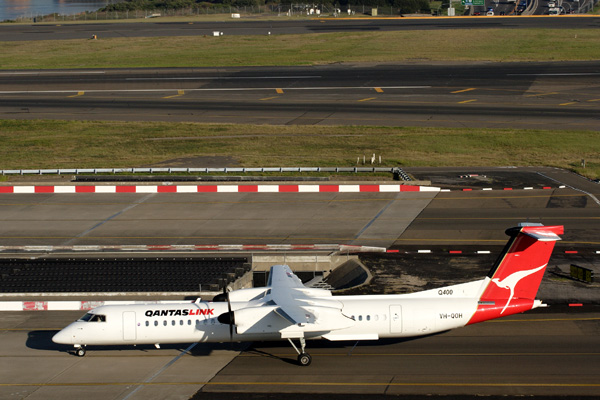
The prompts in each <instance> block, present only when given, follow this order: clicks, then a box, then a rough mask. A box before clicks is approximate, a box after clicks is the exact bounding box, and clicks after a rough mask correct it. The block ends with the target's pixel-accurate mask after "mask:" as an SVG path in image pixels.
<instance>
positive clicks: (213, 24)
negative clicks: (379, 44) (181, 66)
mask: <svg viewBox="0 0 600 400" xmlns="http://www.w3.org/2000/svg"><path fill="white" fill-rule="evenodd" d="M598 27H600V17H597V16H589V15H581V16H568V17H561V18H540V17H527V16H518V17H482V18H477V17H452V18H440V17H436V18H394V19H386V18H360V19H344V18H339V19H332V18H328V19H327V18H323V19H307V20H294V21H285V20H283V21H282V20H279V21H278V20H244V19H242V20H239V21H231V20H224V21H194V22H187V21H185V22H158V21H156V20H155V21H144V23H127V22H125V23H96V22H93V21H90V22H88V23H79V24H77V23H68V24H64V23H62V21H57V23H53V24H48V23H43V24H32V25H9V24H2V25H0V41H23V40H69V39H89V38H90V37H92V35H97V36H98V37H99V38H112V37H164V36H205V35H207V36H212V35H213V32H215V31H216V32H223V34H225V35H267V34H269V32H270V34H272V35H280V34H288V35H289V34H306V33H332V32H365V31H366V32H377V31H395V30H432V29H434V30H437V29H461V28H463V29H464V28H467V29H470V28H478V29H481V28H502V29H527V28H552V29H584V28H598Z"/></svg>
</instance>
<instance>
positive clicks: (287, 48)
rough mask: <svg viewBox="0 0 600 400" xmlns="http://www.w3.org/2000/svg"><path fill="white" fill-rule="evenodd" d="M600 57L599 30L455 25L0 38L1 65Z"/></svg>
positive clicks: (131, 65) (135, 65) (44, 66)
mask: <svg viewBox="0 0 600 400" xmlns="http://www.w3.org/2000/svg"><path fill="white" fill-rule="evenodd" d="M599 59H600V35H598V32H597V30H595V29H576V30H570V29H557V30H553V29H514V30H511V29H452V30H414V31H394V32H358V33H355V32H344V33H320V34H305V35H271V36H267V35H264V36H258V35H255V36H227V34H225V35H224V36H221V37H213V36H208V35H206V36H200V35H199V36H192V37H162V38H112V39H108V38H107V39H105V38H102V37H101V36H100V37H99V39H98V40H90V39H89V38H82V39H76V40H58V41H22V42H0V69H60V68H138V67H217V66H221V67H224V66H241V65H243V66H259V65H260V66H265V65H273V66H283V65H313V64H327V63H334V62H351V63H352V62H378V63H380V62H411V61H419V62H427V61H460V62H465V61H496V62H513V61H566V60H570V61H578V60H599Z"/></svg>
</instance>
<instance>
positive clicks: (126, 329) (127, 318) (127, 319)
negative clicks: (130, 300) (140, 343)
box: [123, 311, 137, 340]
mask: <svg viewBox="0 0 600 400" xmlns="http://www.w3.org/2000/svg"><path fill="white" fill-rule="evenodd" d="M135 339H137V335H136V326H135V312H133V311H125V312H124V313H123V340H135Z"/></svg>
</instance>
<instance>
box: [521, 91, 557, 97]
mask: <svg viewBox="0 0 600 400" xmlns="http://www.w3.org/2000/svg"><path fill="white" fill-rule="evenodd" d="M552 94H558V92H548V93H537V94H528V95H527V96H525V97H539V96H550V95H552Z"/></svg>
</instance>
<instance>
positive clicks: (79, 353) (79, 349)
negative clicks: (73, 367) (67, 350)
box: [75, 346, 85, 357]
mask: <svg viewBox="0 0 600 400" xmlns="http://www.w3.org/2000/svg"><path fill="white" fill-rule="evenodd" d="M75 355H76V356H77V357H83V356H85V347H83V346H75Z"/></svg>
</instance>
